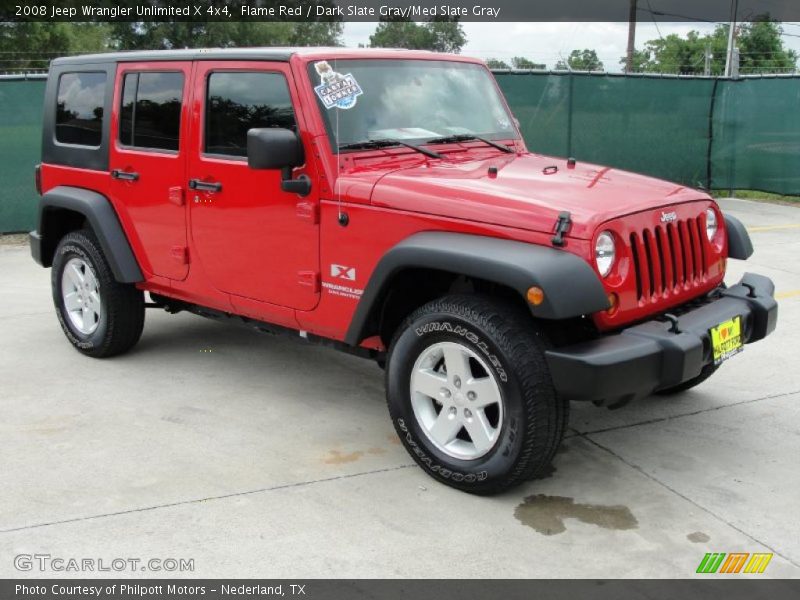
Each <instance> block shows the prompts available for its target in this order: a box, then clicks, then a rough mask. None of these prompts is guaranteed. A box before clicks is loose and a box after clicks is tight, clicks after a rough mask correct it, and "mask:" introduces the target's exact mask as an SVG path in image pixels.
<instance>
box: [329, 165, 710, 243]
mask: <svg viewBox="0 0 800 600" xmlns="http://www.w3.org/2000/svg"><path fill="white" fill-rule="evenodd" d="M408 158H411V157H406V156H404V157H402V159H401V157H399V156H396V157H394V159H393V160H392V161H391V162H387V161H383V160H379V161H376V162H373V164H372V165H370V166H369V167H366V166H365V167H362V168H356V169H354V170H351V171H349V172H345V173H342V175H341V177H340V179H339V190H340V192H343V193H344V195H346V196H352V197H351V198H348V199H350V200H354V201H362V202H363V201H368V202H371V203H372V204H373V205H375V206H381V207H387V208H393V209H397V210H406V211H413V212H420V213H426V214H435V215H441V216H446V217H452V218H456V219H465V220H471V221H478V222H483V223H493V224H497V225H504V226H508V227H515V228H521V229H528V230H533V231H540V232H545V233H549V232H552V231H553V228H554V226H555V222H556V219H557V217H558V214H559V213H560V212H561V211H565V210H566V211H569V212H570V213H571V215H572V222H573V225H572V228H571V229H570V231H569V236H570V237H576V238H584V239H586V238H590V237H591V236H592V234H593V233H594V231H595V229H596V228H597V226H598V225H599V224H600V223H602V222H604V221H608V220H609V219H612V218H615V217H619V216H622V215H626V214H630V213H635V212H639V211H643V210H648V209H654V208H658V207H660V206H666V205H670V204H677V203H682V202H687V201H692V200H699V199H708V196H707V195H706V194H704V193H703V192H699V191H697V190H695V189H692V188H686V187H683V186H680V185H678V184H675V183H669V182H666V181H662V180H659V179H654V178H651V177H645V176H643V175H636V174H634V173H629V172H627V171H620V170H617V169H610V168H607V167H600V166H597V165H591V164H587V163H578V164H577V165H576V166H575V167H574V168H572V169H569V168H567V163H566V161H565V160H564V159H556V158H550V157H546V156H541V155H537V154H527V153H523V154H514V155H511V154H501V155H495V156H492V157H490V158H484V157H477V156H475V153H473V152H467V153H463V154H455V155H453V154H448V155H447V157H446V159H444V160H433V161H429V162H422V163H420V162H419V160H418V159H414V164H413V165H412V166H400V167H399V168H398V162H399V160H398V159H400V160H403V159H406V160H407V159H408ZM370 162H371V161H370ZM403 162H405V160H403ZM407 164H408V163H406V165H407ZM490 167H496V168H497V174H496V175H491V174H490V173H489V168H490ZM547 167H557V168H558V169H557V171H556V172H554V173H551V174H545V169H546V168H547ZM551 170H552V169H547V171H551ZM370 190H371V194H370ZM348 192H349V193H348Z"/></svg>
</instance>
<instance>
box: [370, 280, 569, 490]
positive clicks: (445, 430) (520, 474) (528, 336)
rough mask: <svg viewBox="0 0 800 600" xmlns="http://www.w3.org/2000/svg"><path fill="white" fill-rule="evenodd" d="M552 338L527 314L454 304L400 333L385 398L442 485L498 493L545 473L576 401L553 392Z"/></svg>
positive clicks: (497, 304)
mask: <svg viewBox="0 0 800 600" xmlns="http://www.w3.org/2000/svg"><path fill="white" fill-rule="evenodd" d="M547 346H548V342H547V340H546V339H545V338H544V336H543V335H542V334H541V333H540V332H539V331H538V330H537V328H536V324H535V322H534V321H533V320H532V319H531V317H530V315H529V314H527V313H526V311H525V310H524V308H523V307H520V306H517V305H514V304H511V303H506V302H501V301H498V300H496V299H493V298H488V297H481V296H448V297H445V298H441V299H438V300H434V301H432V302H430V303H428V304H426V305H425V306H423V307H421V308H419V309H418V310H417V311H415V312H414V313H413V314H412V315H411V316H410V317H408V319H406V321H405V323H404V324H403V325H402V326H401V327H400V329H399V331H398V332H397V333H396V334H395V337H394V340H393V341H392V344H391V346H390V350H389V355H388V358H387V369H386V394H387V403H388V405H389V413H390V415H391V418H392V422H393V423H394V426H395V430H396V431H397V434H398V435H399V436H400V439H401V440H402V442H403V445H404V446H405V447H406V450H408V452H409V454H411V457H412V458H413V459H414V460H415V461H416V462H417V463H418V464H419V465H420V466H421V467H422V469H423V470H424V471H426V472H427V473H428V474H429V475H431V476H432V477H433V478H435V479H437V480H439V481H441V482H442V483H445V484H447V485H449V486H451V487H454V488H457V489H460V490H463V491H466V492H470V493H474V494H495V493H498V492H502V491H504V490H506V489H508V488H510V487H512V486H514V485H517V484H519V483H522V482H523V481H526V480H528V479H531V478H533V477H536V476H537V475H541V474H544V473H545V472H546V470H547V468H548V467H549V465H550V462H551V461H552V459H553V456H554V455H555V452H556V450H557V448H558V446H559V444H560V443H561V438H562V437H563V434H564V430H565V428H566V425H567V417H568V410H569V403H568V402H566V401H564V400H562V399H560V398H559V397H558V396H557V394H556V392H555V389H554V387H553V383H552V379H551V377H550V373H549V370H548V368H547V363H546V361H545V357H544V351H545V349H546V348H547Z"/></svg>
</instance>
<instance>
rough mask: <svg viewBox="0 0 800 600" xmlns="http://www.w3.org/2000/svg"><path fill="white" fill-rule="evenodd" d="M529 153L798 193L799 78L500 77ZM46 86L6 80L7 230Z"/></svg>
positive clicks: (24, 194) (21, 225)
mask: <svg viewBox="0 0 800 600" xmlns="http://www.w3.org/2000/svg"><path fill="white" fill-rule="evenodd" d="M496 76H497V79H498V81H499V83H500V87H501V88H502V89H503V91H504V93H505V94H506V97H507V98H508V101H509V104H510V105H511V109H512V110H513V111H514V114H515V116H516V117H517V119H519V121H520V125H521V127H522V133H523V135H524V136H525V140H526V142H527V144H528V147H529V148H530V149H531V150H533V151H535V152H540V153H543V154H551V155H555V156H574V157H575V158H577V159H578V160H582V161H588V162H595V163H599V164H603V165H609V166H613V167H619V168H622V169H628V170H631V171H637V172H640V173H646V174H649V175H654V176H656V177H661V178H664V179H669V180H672V181H677V182H680V183H683V184H685V185H691V186H698V185H700V186H703V187H706V188H714V189H752V190H763V191H767V192H775V193H779V194H800V77H764V78H753V79H749V78H745V79H739V80H725V79H712V78H688V77H650V76H623V75H608V74H585V73H584V74H580V73H535V72H534V73H523V72H498V73H496ZM43 94H44V81H42V80H22V79H19V78H13V79H3V78H1V77H0V182H2V188H0V189H1V190H2V191H1V192H0V232H9V231H26V230H28V229H31V228H33V227H34V226H35V225H34V217H35V205H36V204H35V203H36V194H35V191H34V188H33V167H34V165H35V164H36V163H37V162H38V159H39V149H40V135H41V129H40V127H41V118H42V97H43Z"/></svg>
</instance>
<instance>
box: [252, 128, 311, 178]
mask: <svg viewBox="0 0 800 600" xmlns="http://www.w3.org/2000/svg"><path fill="white" fill-rule="evenodd" d="M304 162H305V157H304V156H303V144H302V143H301V142H300V138H298V137H297V134H296V133H295V132H294V131H291V130H289V129H282V128H279V127H265V128H261V129H251V130H250V131H248V132H247V165H248V166H249V167H250V168H251V169H285V168H287V167H288V168H292V167H299V166H300V165H302V164H303V163H304Z"/></svg>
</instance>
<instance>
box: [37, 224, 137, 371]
mask: <svg viewBox="0 0 800 600" xmlns="http://www.w3.org/2000/svg"><path fill="white" fill-rule="evenodd" d="M51 284H52V289H53V303H54V304H55V307H56V314H57V315H58V321H59V323H61V328H62V329H63V330H64V335H66V336H67V339H68V340H69V341H70V343H71V344H72V345H73V347H74V348H76V349H77V350H78V351H79V352H82V353H83V354H85V355H87V356H92V357H94V358H105V357H109V356H115V355H118V354H122V353H123V352H127V351H128V350H130V349H131V348H132V347H133V346H134V345H135V344H136V342H138V341H139V338H140V337H141V335H142V329H143V327H144V294H143V293H142V292H141V291H140V290H138V289H136V287H135V286H133V285H131V284H124V283H119V282H118V281H117V280H116V279H114V275H113V273H112V272H111V267H109V265H108V261H107V260H106V258H105V256H104V255H103V251H102V249H101V247H100V243H99V242H98V241H97V238H96V237H95V235H94V233H93V232H91V231H88V230H81V231H73V232H72V233H69V234H67V235H66V236H64V237H63V238H62V240H61V241H60V242H59V244H58V247H57V248H56V251H55V256H54V258H53V268H52V273H51Z"/></svg>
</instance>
